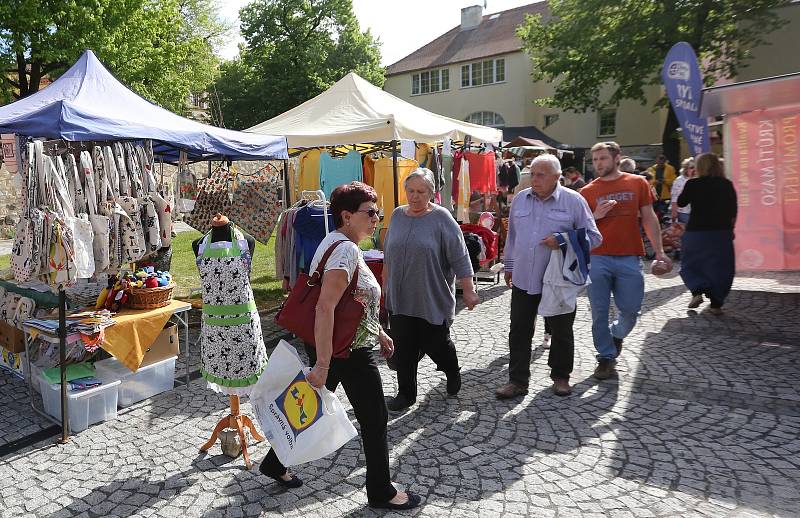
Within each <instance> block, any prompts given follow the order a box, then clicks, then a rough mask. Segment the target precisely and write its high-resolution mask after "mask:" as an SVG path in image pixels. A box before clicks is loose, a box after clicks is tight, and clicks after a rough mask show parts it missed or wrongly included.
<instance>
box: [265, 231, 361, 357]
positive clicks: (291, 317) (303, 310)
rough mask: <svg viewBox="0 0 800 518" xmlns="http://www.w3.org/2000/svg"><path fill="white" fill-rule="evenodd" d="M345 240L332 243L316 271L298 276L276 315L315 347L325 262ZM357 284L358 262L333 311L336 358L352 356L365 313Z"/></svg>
mask: <svg viewBox="0 0 800 518" xmlns="http://www.w3.org/2000/svg"><path fill="white" fill-rule="evenodd" d="M341 243H344V240H342V241H337V242H335V243H333V244H332V245H331V246H330V247H328V249H327V250H326V251H325V255H323V256H322V259H321V260H320V262H319V265H318V266H317V269H316V271H314V273H312V274H311V275H310V276H309V275H307V274H305V273H300V274H299V275H298V276H297V282H296V283H295V285H294V288H292V291H290V292H289V297H288V298H287V299H286V300H285V301H284V303H283V305H282V306H281V309H280V310H278V313H277V314H276V315H275V322H276V323H277V324H278V325H279V326H281V327H283V328H285V329H286V330H288V331H289V332H291V333H292V334H294V335H296V336H298V337H299V338H301V339H302V340H303V341H304V342H306V343H308V344H311V345H313V346H314V347H316V338H315V337H314V320H315V317H316V307H317V301H318V300H319V295H320V293H321V292H322V275H323V273H324V271H325V263H327V262H328V257H330V255H331V253H332V252H333V250H334V249H335V248H336V247H337V246H339V245H340V244H341ZM357 286H358V267H357V266H356V269H355V272H353V278H352V279H351V280H350V284H349V285H348V286H347V288H346V289H345V290H344V293H343V294H342V298H341V299H340V300H339V303H338V304H337V305H336V309H335V310H334V313H333V357H334V358H347V357H349V356H350V345H351V344H352V343H353V340H354V339H355V337H356V331H357V330H358V325H359V324H360V323H361V319H362V318H363V317H364V311H365V310H366V304H364V303H363V302H361V301H359V300H357V299H356V298H355V297H354V294H355V290H356V287H357Z"/></svg>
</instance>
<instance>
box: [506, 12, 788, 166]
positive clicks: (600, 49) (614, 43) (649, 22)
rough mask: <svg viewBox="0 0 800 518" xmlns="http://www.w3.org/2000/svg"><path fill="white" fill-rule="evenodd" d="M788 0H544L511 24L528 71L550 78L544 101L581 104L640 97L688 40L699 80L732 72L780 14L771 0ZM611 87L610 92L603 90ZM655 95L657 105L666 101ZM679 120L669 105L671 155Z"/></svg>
mask: <svg viewBox="0 0 800 518" xmlns="http://www.w3.org/2000/svg"><path fill="white" fill-rule="evenodd" d="M789 3H790V1H789V0H726V1H725V2H715V1H711V0H683V1H677V0H550V1H549V2H548V5H549V8H550V16H548V17H547V18H546V19H545V18H542V17H541V16H539V15H537V16H530V15H528V16H527V17H526V19H525V23H523V24H522V25H521V26H520V27H519V28H518V29H517V34H518V36H519V37H520V38H521V39H522V41H523V45H524V48H525V50H526V51H527V53H528V54H529V55H530V57H531V59H532V61H533V79H534V80H535V81H540V80H544V81H549V82H553V83H554V85H555V93H554V95H553V96H552V97H551V98H548V99H543V100H542V101H541V102H543V103H544V104H547V105H550V106H555V107H558V108H561V109H564V110H572V111H577V112H583V111H586V110H590V109H599V108H604V107H609V106H616V105H618V104H619V102H620V101H622V100H623V99H633V100H638V101H640V102H641V103H642V104H644V103H646V95H645V93H646V92H645V90H646V88H647V87H648V86H650V85H659V84H661V66H662V64H663V62H664V58H665V57H666V55H667V52H668V51H669V49H670V48H671V47H672V46H673V45H674V44H675V43H677V42H679V41H686V42H688V43H689V44H690V45H691V46H692V47H693V48H694V50H695V52H696V53H697V55H698V60H699V61H700V62H701V67H702V68H703V72H704V77H705V82H706V84H707V85H709V84H713V82H714V81H715V80H716V79H722V78H731V77H734V76H735V75H736V73H737V70H738V69H739V68H740V67H743V66H746V64H747V63H746V61H747V59H748V58H749V57H750V49H752V48H754V47H756V46H758V45H762V44H765V43H766V41H765V36H767V35H769V33H770V32H771V31H772V30H774V29H776V28H777V27H779V26H781V25H782V24H783V23H784V21H782V20H781V19H780V18H779V14H778V13H776V12H775V8H776V7H780V6H783V5H787V4H789ZM608 87H611V94H610V96H604V95H603V93H607V90H606V89H607V88H608ZM668 104H669V101H668V100H667V99H665V98H662V99H661V100H660V101H659V103H658V106H667V105H668ZM677 127H678V122H677V119H676V117H675V113H674V112H673V110H672V107H671V106H670V107H669V116H668V118H667V122H666V124H665V127H664V135H663V147H664V153H665V154H667V156H668V157H669V158H670V160H671V161H672V162H673V163H678V158H679V157H678V155H679V146H680V143H679V141H678V139H677V136H676V131H675V130H676V129H677Z"/></svg>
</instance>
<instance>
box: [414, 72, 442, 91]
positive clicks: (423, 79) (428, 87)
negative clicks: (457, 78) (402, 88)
mask: <svg viewBox="0 0 800 518" xmlns="http://www.w3.org/2000/svg"><path fill="white" fill-rule="evenodd" d="M449 89H450V71H449V70H448V69H446V68H441V69H437V70H426V71H425V72H420V73H418V74H412V75H411V95H419V94H432V93H435V92H443V91H445V90H449Z"/></svg>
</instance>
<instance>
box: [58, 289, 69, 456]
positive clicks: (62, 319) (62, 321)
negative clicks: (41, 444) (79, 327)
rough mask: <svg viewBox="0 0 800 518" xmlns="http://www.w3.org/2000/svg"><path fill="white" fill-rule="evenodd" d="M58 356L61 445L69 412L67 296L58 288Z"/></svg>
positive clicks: (66, 433)
mask: <svg viewBox="0 0 800 518" xmlns="http://www.w3.org/2000/svg"><path fill="white" fill-rule="evenodd" d="M58 356H59V365H60V368H59V370H60V371H61V441H60V442H61V444H66V443H67V442H68V441H69V412H68V411H67V410H68V409H67V366H66V365H65V364H66V362H67V295H66V293H64V288H63V287H61V286H59V288H58Z"/></svg>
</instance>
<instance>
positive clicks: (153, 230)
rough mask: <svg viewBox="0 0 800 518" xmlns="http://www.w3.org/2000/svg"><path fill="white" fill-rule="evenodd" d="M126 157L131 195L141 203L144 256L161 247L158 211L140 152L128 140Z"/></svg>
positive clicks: (140, 214) (140, 215)
mask: <svg viewBox="0 0 800 518" xmlns="http://www.w3.org/2000/svg"><path fill="white" fill-rule="evenodd" d="M124 149H125V159H126V162H127V166H128V175H129V176H130V178H129V179H130V185H131V196H133V197H134V198H136V201H137V202H138V203H139V218H140V221H141V224H142V235H143V236H144V243H145V251H144V254H143V255H142V257H147V256H149V255H151V254H154V253H155V252H157V251H158V250H159V249H160V248H161V230H160V227H159V223H158V213H157V212H156V206H155V203H153V198H152V197H151V195H150V192H149V189H148V187H149V185H148V186H147V187H146V185H145V184H146V183H147V184H149V181H147V182H145V180H144V179H143V177H142V167H141V161H140V160H139V153H138V151H136V149H135V148H134V146H133V144H131V143H130V142H126V143H125V145H124Z"/></svg>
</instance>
